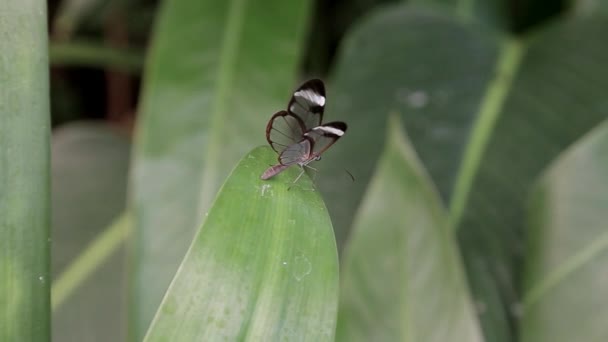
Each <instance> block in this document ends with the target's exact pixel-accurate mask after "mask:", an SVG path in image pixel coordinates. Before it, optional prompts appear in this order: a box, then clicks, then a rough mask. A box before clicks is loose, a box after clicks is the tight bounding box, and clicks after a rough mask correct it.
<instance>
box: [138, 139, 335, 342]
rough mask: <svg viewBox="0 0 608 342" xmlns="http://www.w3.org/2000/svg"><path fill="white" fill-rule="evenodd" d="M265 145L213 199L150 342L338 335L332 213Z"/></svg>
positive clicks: (330, 337)
mask: <svg viewBox="0 0 608 342" xmlns="http://www.w3.org/2000/svg"><path fill="white" fill-rule="evenodd" d="M275 162H276V154H275V153H274V152H273V151H272V150H270V149H269V148H267V147H263V148H257V149H255V150H254V151H253V152H251V153H250V154H248V155H247V156H246V157H244V158H243V160H242V161H241V162H240V163H239V165H238V166H237V167H236V169H235V170H234V171H233V172H232V174H231V175H230V176H229V178H228V180H227V181H226V183H225V184H224V185H223V187H222V189H221V190H220V192H219V194H218V196H217V198H216V200H215V202H214V203H213V205H212V207H211V209H210V211H209V216H208V217H207V219H206V221H205V223H204V225H203V227H202V228H201V230H200V231H199V233H198V234H197V236H196V237H195V240H194V243H193V244H192V246H191V247H190V250H189V252H188V254H187V255H186V257H185V259H184V261H183V262H182V265H181V266H180V269H179V271H178V273H177V275H176V277H175V279H174V280H173V282H172V284H171V287H170V288H169V290H168V292H167V294H166V296H165V298H164V300H163V303H162V304H161V307H160V308H159V311H158V312H157V314H156V317H155V319H154V321H153V323H152V325H151V327H150V330H149V331H148V334H147V336H146V341H219V340H244V341H284V340H297V341H300V340H301V341H332V340H333V337H334V330H335V324H336V312H337V302H338V256H337V250H336V244H335V239H334V234H333V230H332V226H331V221H330V219H329V215H328V213H327V210H326V208H325V205H324V204H323V201H322V199H321V197H320V195H319V193H318V192H317V191H315V190H314V188H313V184H312V182H311V181H310V179H309V178H308V177H302V178H301V179H300V180H299V181H298V183H296V184H295V185H294V184H293V183H292V181H293V180H294V179H295V178H296V177H297V175H298V173H299V172H300V170H299V168H297V167H293V168H291V169H288V170H287V171H284V172H283V173H281V174H279V175H278V176H275V177H274V178H272V179H271V180H269V181H262V180H260V175H261V174H262V172H263V171H264V170H265V169H266V168H267V167H268V165H269V164H272V163H275Z"/></svg>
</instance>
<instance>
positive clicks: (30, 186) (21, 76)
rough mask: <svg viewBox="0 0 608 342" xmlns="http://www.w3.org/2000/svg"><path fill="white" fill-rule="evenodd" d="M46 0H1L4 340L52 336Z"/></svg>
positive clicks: (0, 291) (0, 319)
mask: <svg viewBox="0 0 608 342" xmlns="http://www.w3.org/2000/svg"><path fill="white" fill-rule="evenodd" d="M46 18H47V13H46V2H45V1H21V0H3V1H2V3H1V4H0V341H48V340H49V339H50V293H49V289H50V279H49V264H50V260H49V259H50V255H49V247H50V238H49V226H50V194H49V191H50V190H49V185H50V184H49V183H50V181H49V164H50V162H49V152H50V151H49V135H50V133H49V132H50V127H49V126H50V112H49V84H48V82H49V81H48V53H47V51H48V43H47V33H46V30H47V26H46Z"/></svg>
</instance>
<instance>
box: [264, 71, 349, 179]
mask: <svg viewBox="0 0 608 342" xmlns="http://www.w3.org/2000/svg"><path fill="white" fill-rule="evenodd" d="M324 109H325V85H324V84H323V81H321V80H319V79H312V80H309V81H306V82H304V84H302V85H301V86H300V87H299V88H298V89H296V91H295V92H294V93H293V95H292V96H291V99H290V100H289V104H288V105H287V110H281V111H279V112H277V113H275V114H274V115H273V116H272V117H271V118H270V121H268V124H267V125H266V140H268V143H269V144H270V147H272V149H273V150H275V151H276V152H277V153H278V154H279V163H278V164H277V165H274V166H271V167H270V168H268V169H267V170H266V171H264V173H263V174H262V176H261V177H260V178H262V179H269V178H271V177H273V176H275V175H277V174H278V173H280V172H282V171H283V170H285V169H287V168H288V167H290V166H292V165H296V164H297V165H299V166H300V167H301V168H302V172H301V173H300V175H299V176H298V177H297V178H296V179H295V180H294V183H295V182H297V181H298V179H300V177H301V176H302V174H303V173H304V167H305V166H306V167H310V166H308V164H310V163H311V162H313V161H316V160H320V159H321V154H323V152H325V150H327V149H328V148H329V147H330V146H331V145H333V144H334V143H335V142H336V141H337V140H338V139H340V137H341V136H343V135H344V133H345V132H346V128H347V126H346V124H345V123H344V122H341V121H334V122H330V123H325V124H321V122H322V121H323V110H324Z"/></svg>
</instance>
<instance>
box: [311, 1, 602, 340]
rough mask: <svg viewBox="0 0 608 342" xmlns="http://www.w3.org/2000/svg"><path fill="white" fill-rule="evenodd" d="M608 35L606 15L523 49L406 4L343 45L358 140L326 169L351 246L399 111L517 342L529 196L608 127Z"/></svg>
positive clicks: (478, 287)
mask: <svg viewBox="0 0 608 342" xmlns="http://www.w3.org/2000/svg"><path fill="white" fill-rule="evenodd" d="M606 30H608V21H606V20H604V19H603V18H601V17H589V18H585V19H584V20H583V19H578V20H577V19H568V20H563V21H561V22H557V23H554V24H553V25H552V26H550V27H548V28H547V29H545V30H543V31H541V32H538V33H536V34H535V35H533V36H531V37H529V39H526V40H514V39H506V38H503V37H500V36H496V35H493V34H492V33H488V30H487V29H485V28H484V27H483V26H476V24H474V23H472V22H467V23H461V22H460V21H458V20H456V19H453V18H451V17H447V16H444V15H441V14H439V13H437V12H433V11H430V10H423V9H419V8H412V7H408V6H404V5H398V6H393V7H389V8H386V9H383V10H381V11H378V12H377V13H376V14H375V15H373V16H371V17H370V18H367V20H365V21H363V22H362V23H361V24H360V25H359V26H358V27H357V28H356V29H355V30H354V31H353V32H352V33H351V34H350V35H349V36H348V37H347V40H346V42H345V44H344V46H343V47H342V52H341V56H340V58H339V60H338V62H337V69H336V72H335V76H334V83H333V85H334V87H333V88H332V90H333V94H332V92H330V94H329V95H328V103H329V110H328V112H329V113H331V114H329V115H332V116H333V117H337V118H340V119H343V120H346V121H348V122H349V124H350V128H349V132H348V135H347V136H345V137H344V138H343V139H342V140H341V141H340V144H336V147H335V148H333V149H332V150H331V151H328V153H327V157H326V158H325V161H324V163H322V165H321V166H320V167H321V168H322V169H323V170H320V171H321V174H322V175H324V177H320V179H319V181H320V183H321V189H322V190H323V191H324V193H325V194H326V195H327V204H328V207H329V209H330V213H331V214H332V219H333V222H334V226H335V228H336V233H337V237H338V243H339V244H340V243H341V241H343V240H344V238H345V236H346V235H347V232H348V229H349V227H350V224H351V221H352V217H353V215H354V212H355V210H356V208H357V206H358V204H359V202H360V201H361V198H362V194H363V191H364V189H365V187H366V186H367V183H368V181H369V179H370V177H371V174H372V170H373V167H374V165H375V163H376V161H377V156H378V155H379V152H380V150H381V147H382V142H383V141H384V127H385V120H386V113H388V112H390V111H391V110H396V111H397V112H399V113H402V117H403V121H404V124H405V127H407V131H408V135H409V136H410V137H411V140H412V144H413V145H414V147H415V149H416V151H417V152H418V154H419V156H420V159H421V160H422V162H423V164H424V166H425V168H426V169H427V170H428V172H429V173H430V175H431V177H432V180H433V182H434V183H435V184H436V186H437V187H438V189H439V191H440V193H441V196H442V199H443V201H444V203H445V205H446V206H448V207H449V208H450V217H451V224H452V226H453V227H454V229H457V233H458V235H459V240H460V244H461V251H462V252H463V253H464V260H465V265H466V267H467V272H468V276H469V281H470V284H471V287H472V291H473V295H474V298H475V300H476V304H477V308H478V310H479V313H480V318H481V320H482V324H483V328H484V333H485V335H486V338H487V340H489V341H511V340H512V332H513V325H514V324H515V320H516V319H517V317H515V316H514V314H517V312H518V310H517V307H518V303H519V299H520V295H519V293H518V291H517V288H518V287H519V282H520V270H521V257H522V246H523V241H522V225H523V203H524V200H525V196H526V193H527V190H528V188H529V185H530V184H531V183H532V181H533V179H534V178H535V177H536V176H537V175H538V173H539V172H540V170H542V168H543V167H545V166H546V165H547V163H548V162H549V161H551V160H552V159H553V158H554V157H555V156H556V155H557V154H558V153H559V152H560V151H561V150H562V149H563V148H565V147H566V146H568V145H569V144H570V143H571V142H572V141H574V140H576V139H577V138H578V137H580V136H581V135H582V134H584V133H585V132H586V131H588V130H589V129H590V128H591V127H593V126H594V125H595V124H597V123H598V122H599V121H600V120H601V119H602V118H604V117H605V115H606V113H605V106H606V105H605V99H604V96H603V94H602V91H601V89H605V88H607V87H608V69H607V68H604V67H603V64H602V63H603V61H606V60H608V46H607V45H606V44H603V43H602V42H603V38H602V36H603V32H606ZM581 37H584V38H581ZM362 66H365V67H362ZM332 99H333V101H332ZM329 159H333V160H332V161H331V162H329V161H328V160H329ZM344 167H346V168H347V169H349V170H351V172H353V173H354V174H355V176H356V177H357V182H356V183H355V184H354V185H353V186H351V187H343V186H336V184H339V182H340V179H342V178H343V168H344Z"/></svg>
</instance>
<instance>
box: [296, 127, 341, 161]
mask: <svg viewBox="0 0 608 342" xmlns="http://www.w3.org/2000/svg"><path fill="white" fill-rule="evenodd" d="M346 128H347V126H346V124H345V123H344V122H341V121H335V122H330V123H326V124H323V125H321V126H317V127H313V128H312V129H311V130H309V131H308V132H306V133H304V137H306V138H309V139H310V140H311V141H312V150H311V151H310V152H311V155H310V156H309V158H310V159H312V158H317V157H319V156H321V154H322V153H323V152H325V150H327V149H328V148H329V147H330V146H331V145H333V144H334V143H335V142H336V141H337V140H338V139H340V137H341V136H343V135H344V133H346Z"/></svg>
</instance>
